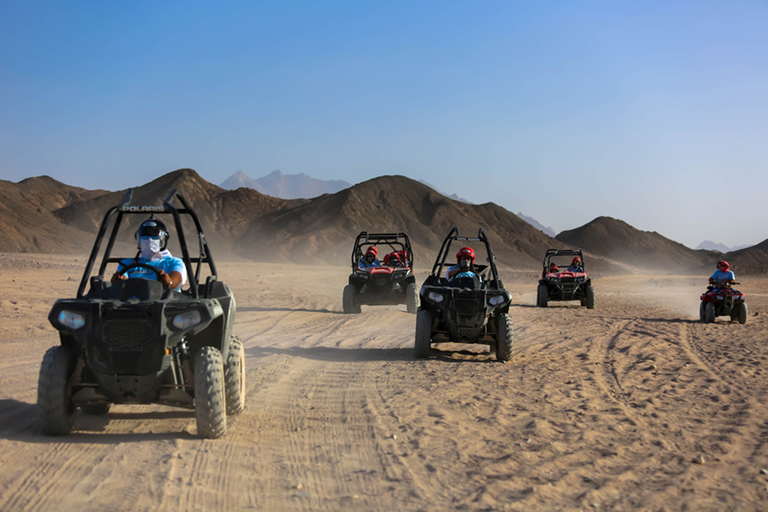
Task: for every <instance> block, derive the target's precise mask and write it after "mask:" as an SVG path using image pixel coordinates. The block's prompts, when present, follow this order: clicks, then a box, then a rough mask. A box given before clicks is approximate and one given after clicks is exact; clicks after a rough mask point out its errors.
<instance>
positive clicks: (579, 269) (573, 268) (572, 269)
mask: <svg viewBox="0 0 768 512" xmlns="http://www.w3.org/2000/svg"><path fill="white" fill-rule="evenodd" d="M566 272H584V269H583V268H582V267H581V265H571V266H570V267H568V270H566Z"/></svg>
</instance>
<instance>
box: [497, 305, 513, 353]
mask: <svg viewBox="0 0 768 512" xmlns="http://www.w3.org/2000/svg"><path fill="white" fill-rule="evenodd" d="M496 322H497V323H496V327H497V329H498V338H497V339H496V360H497V361H501V362H502V363H506V362H507V361H509V360H510V359H512V346H513V345H514V341H513V339H512V320H511V319H510V318H509V314H507V313H499V314H498V315H497V316H496Z"/></svg>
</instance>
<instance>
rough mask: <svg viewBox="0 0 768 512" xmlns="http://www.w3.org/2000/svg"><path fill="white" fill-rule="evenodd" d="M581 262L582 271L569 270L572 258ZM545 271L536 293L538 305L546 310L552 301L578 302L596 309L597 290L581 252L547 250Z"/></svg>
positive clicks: (544, 262)
mask: <svg viewBox="0 0 768 512" xmlns="http://www.w3.org/2000/svg"><path fill="white" fill-rule="evenodd" d="M574 257H578V258H579V259H580V260H581V269H580V270H578V271H575V272H570V271H568V270H567V268H568V266H569V265H570V263H571V261H572V258H574ZM543 266H544V269H543V270H542V272H541V279H539V287H538V289H537V291H536V305H537V306H539V307H541V308H545V307H547V303H548V302H550V301H567V300H578V301H579V302H580V303H581V305H582V306H586V307H587V309H594V308H595V289H594V288H593V287H592V280H591V279H590V278H589V277H588V276H587V272H586V271H585V270H584V256H583V255H582V253H581V251H580V250H574V249H547V253H546V254H545V255H544V261H543Z"/></svg>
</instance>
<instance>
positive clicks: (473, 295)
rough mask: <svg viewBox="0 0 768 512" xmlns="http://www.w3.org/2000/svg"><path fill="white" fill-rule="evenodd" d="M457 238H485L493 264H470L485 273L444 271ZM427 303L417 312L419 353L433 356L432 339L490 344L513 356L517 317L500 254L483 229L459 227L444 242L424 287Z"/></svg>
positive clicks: (505, 357) (499, 354)
mask: <svg viewBox="0 0 768 512" xmlns="http://www.w3.org/2000/svg"><path fill="white" fill-rule="evenodd" d="M453 242H460V243H461V242H480V243H481V244H483V246H484V247H485V250H486V253H487V255H488V259H487V261H488V265H474V263H473V264H472V266H471V267H470V269H471V270H472V271H473V272H474V273H475V274H477V275H478V276H479V278H472V277H460V278H455V279H453V280H448V279H447V278H446V277H443V276H444V273H443V268H444V267H445V268H446V270H447V269H448V267H449V266H450V265H451V264H450V263H446V259H447V257H448V256H449V254H451V252H450V247H451V244H452V243H453ZM419 295H420V299H421V306H420V307H419V309H418V312H417V313H416V341H415V355H416V357H417V358H423V357H428V356H429V354H430V350H431V344H432V343H446V342H451V343H477V344H485V345H489V347H490V351H491V353H492V354H495V355H496V359H497V360H498V361H502V362H506V361H509V360H510V359H511V357H512V345H513V340H512V322H511V320H510V318H509V304H510V295H509V292H508V291H507V290H506V289H505V288H504V285H503V284H502V282H501V279H499V274H498V271H497V270H496V262H495V257H494V255H493V251H492V249H491V245H490V243H489V242H488V239H487V238H486V236H485V233H483V229H482V228H480V229H479V230H478V233H477V237H476V238H469V237H462V236H459V229H458V228H457V227H454V228H453V229H452V230H451V232H450V233H448V236H447V237H446V238H445V240H444V241H443V245H442V247H441V248H440V252H439V253H438V254H437V259H436V260H435V264H434V265H433V267H432V272H431V274H430V275H429V276H428V277H427V279H426V281H424V284H423V285H422V287H421V291H420V294H419Z"/></svg>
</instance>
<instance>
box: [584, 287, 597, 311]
mask: <svg viewBox="0 0 768 512" xmlns="http://www.w3.org/2000/svg"><path fill="white" fill-rule="evenodd" d="M586 302H587V304H586V306H587V309H595V289H594V288H592V286H587V301H586Z"/></svg>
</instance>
